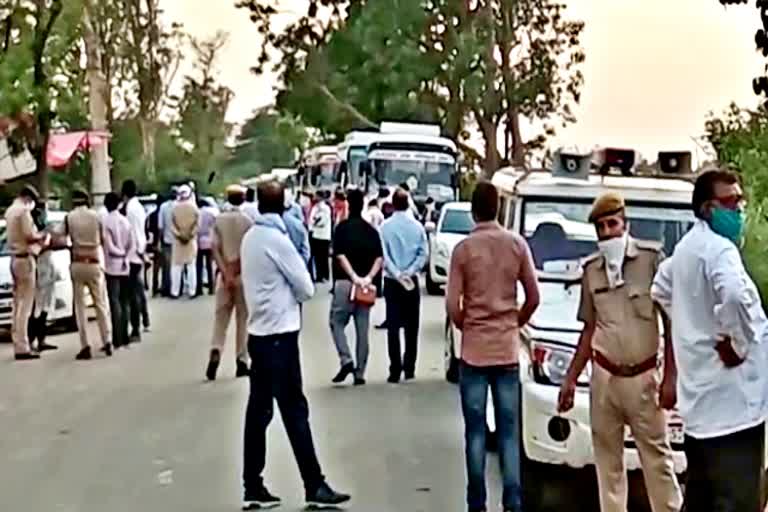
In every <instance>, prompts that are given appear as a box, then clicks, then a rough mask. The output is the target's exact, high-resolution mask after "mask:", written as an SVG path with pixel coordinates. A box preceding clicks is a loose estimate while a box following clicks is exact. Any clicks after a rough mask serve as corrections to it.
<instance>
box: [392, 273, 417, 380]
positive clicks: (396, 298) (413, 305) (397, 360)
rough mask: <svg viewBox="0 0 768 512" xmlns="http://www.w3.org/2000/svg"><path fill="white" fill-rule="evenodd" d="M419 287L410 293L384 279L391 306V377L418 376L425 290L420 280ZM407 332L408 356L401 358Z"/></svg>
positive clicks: (393, 281)
mask: <svg viewBox="0 0 768 512" xmlns="http://www.w3.org/2000/svg"><path fill="white" fill-rule="evenodd" d="M413 282H414V283H415V284H416V287H415V288H414V289H413V290H411V291H408V290H406V289H405V288H403V285H401V284H400V282H399V281H397V280H396V279H390V278H384V299H385V300H386V302H387V308H386V309H387V345H388V348H389V375H390V376H391V377H399V376H400V374H401V373H405V375H406V377H412V376H413V375H414V374H415V373H416V356H417V355H418V349H419V321H420V317H421V290H420V288H419V281H418V278H416V277H414V278H413ZM401 329H402V330H403V331H404V332H405V352H404V354H403V355H401V350H402V344H401V342H400V330H401Z"/></svg>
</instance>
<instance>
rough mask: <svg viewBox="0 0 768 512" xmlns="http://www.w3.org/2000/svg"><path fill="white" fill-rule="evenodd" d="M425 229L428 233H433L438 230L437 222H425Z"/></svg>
mask: <svg viewBox="0 0 768 512" xmlns="http://www.w3.org/2000/svg"><path fill="white" fill-rule="evenodd" d="M424 229H425V230H426V231H427V233H428V234H430V235H432V234H434V233H435V231H437V224H435V223H434V222H432V221H429V222H426V223H424Z"/></svg>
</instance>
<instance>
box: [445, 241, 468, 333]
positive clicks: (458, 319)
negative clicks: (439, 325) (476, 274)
mask: <svg viewBox="0 0 768 512" xmlns="http://www.w3.org/2000/svg"><path fill="white" fill-rule="evenodd" d="M463 254H464V250H463V248H462V246H461V245H459V246H458V247H456V249H455V250H454V251H453V256H452V257H451V268H450V270H449V272H448V289H447V290H446V292H445V308H446V310H447V311H448V318H449V319H450V320H451V323H453V325H455V326H456V328H457V329H459V330H462V329H463V328H464V307H463V303H462V302H463V298H464V256H463Z"/></svg>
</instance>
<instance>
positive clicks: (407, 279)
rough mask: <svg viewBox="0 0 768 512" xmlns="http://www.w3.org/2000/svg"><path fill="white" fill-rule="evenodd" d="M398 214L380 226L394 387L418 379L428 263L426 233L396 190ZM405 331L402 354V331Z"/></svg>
mask: <svg viewBox="0 0 768 512" xmlns="http://www.w3.org/2000/svg"><path fill="white" fill-rule="evenodd" d="M392 205H393V206H394V208H395V213H394V214H393V215H392V217H390V218H389V219H387V220H386V221H385V222H384V224H382V225H381V241H382V245H383V249H384V298H385V300H386V302H387V345H388V347H389V379H388V382H390V383H391V384H397V383H398V382H400V376H401V374H404V376H405V379H406V380H411V379H413V378H414V377H415V375H416V356H417V353H418V344H419V320H420V315H421V290H420V289H419V277H418V275H419V273H420V272H421V270H422V269H423V268H424V264H425V263H426V262H427V233H426V231H424V227H423V226H422V225H421V224H420V223H419V222H417V221H416V220H415V219H414V217H413V216H412V215H410V214H409V213H408V210H409V207H410V205H409V195H408V192H406V191H405V190H403V189H397V190H396V191H395V193H394V196H393V197H392ZM401 329H402V330H404V331H405V354H401V343H400V330H401Z"/></svg>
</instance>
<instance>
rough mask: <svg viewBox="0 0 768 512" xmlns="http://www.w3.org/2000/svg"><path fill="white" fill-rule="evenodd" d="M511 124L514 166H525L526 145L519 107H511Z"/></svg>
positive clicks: (509, 113) (509, 117)
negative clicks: (521, 129) (521, 128)
mask: <svg viewBox="0 0 768 512" xmlns="http://www.w3.org/2000/svg"><path fill="white" fill-rule="evenodd" d="M507 116H508V119H507V122H508V123H509V131H510V136H511V139H512V140H511V141H510V143H511V144H512V165H514V166H517V167H523V166H525V156H526V155H525V143H524V142H523V136H522V134H521V133H520V112H518V110H517V107H511V108H510V109H509V112H508V113H507Z"/></svg>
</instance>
